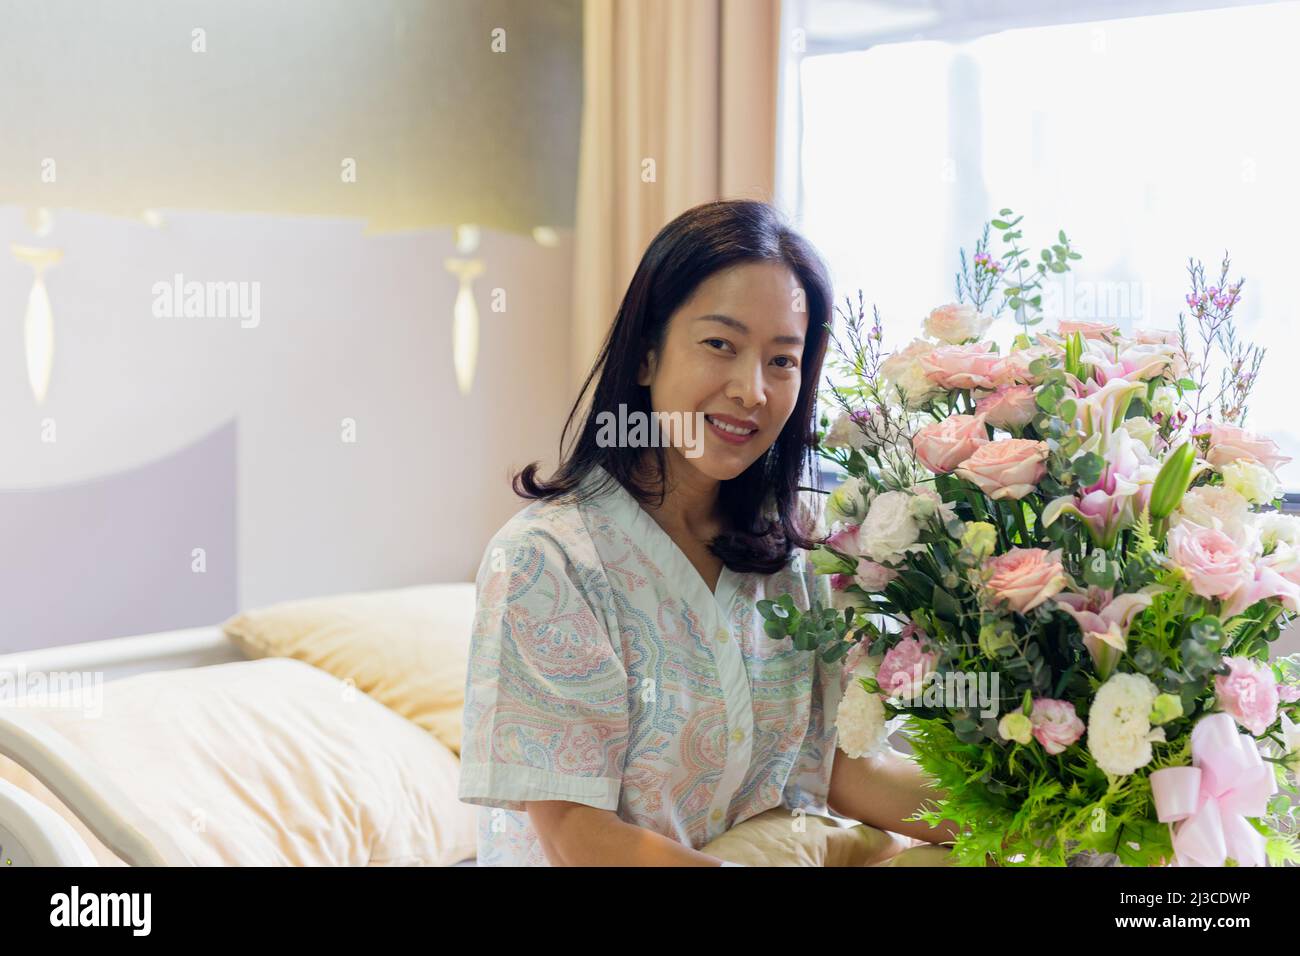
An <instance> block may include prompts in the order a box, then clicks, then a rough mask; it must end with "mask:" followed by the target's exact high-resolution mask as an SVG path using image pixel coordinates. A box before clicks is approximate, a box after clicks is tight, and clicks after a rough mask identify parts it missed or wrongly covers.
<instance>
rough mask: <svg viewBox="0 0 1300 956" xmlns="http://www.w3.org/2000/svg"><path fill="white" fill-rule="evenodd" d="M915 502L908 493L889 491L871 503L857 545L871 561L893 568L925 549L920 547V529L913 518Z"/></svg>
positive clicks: (859, 532)
mask: <svg viewBox="0 0 1300 956" xmlns="http://www.w3.org/2000/svg"><path fill="white" fill-rule="evenodd" d="M912 499H913V496H912V495H911V494H909V493H908V492H906V491H886V492H884V493H883V494H880V495H877V496H876V500H875V501H873V502H871V507H870V508H869V509H868V510H867V517H866V520H865V521H864V522H863V523H862V527H861V528H860V529H859V531H858V542H859V543H860V544H861V546H862V551H863V553H864V554H865V555H866V556H867V557H869V558H870V559H871V560H872V561H878V562H880V563H882V564H892V563H894V562H896V561H898V560H899V559H900V558H902V557H903V555H904V554H907V553H908V552H909V551H916V550H919V549H921V548H923V547H924V545H919V544H917V540H918V539H919V538H920V537H921V528H920V526H918V525H917V523H916V518H914V517H913V516H912Z"/></svg>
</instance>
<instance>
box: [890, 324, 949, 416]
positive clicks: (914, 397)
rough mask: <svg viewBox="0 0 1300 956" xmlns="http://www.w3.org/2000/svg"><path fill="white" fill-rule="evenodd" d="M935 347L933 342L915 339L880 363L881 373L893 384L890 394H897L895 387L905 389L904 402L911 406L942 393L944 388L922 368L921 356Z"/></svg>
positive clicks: (923, 402)
mask: <svg viewBox="0 0 1300 956" xmlns="http://www.w3.org/2000/svg"><path fill="white" fill-rule="evenodd" d="M934 349H935V344H934V343H933V342H927V341H926V340H925V339H914V340H913V341H912V344H911V345H909V346H907V348H905V349H901V350H899V351H896V352H894V353H893V354H891V355H890V356H889V357H888V358H887V359H885V360H884V361H883V362H881V363H880V374H881V376H882V377H883V378H884V379H885V381H886V382H887V383H888V384H889V385H890V386H891V388H890V389H889V390H888V394H889V396H890V397H891V398H892V397H894V396H895V394H896V392H895V388H900V389H902V390H903V400H904V403H905V404H906V405H907V406H908V407H910V408H917V407H919V406H921V405H924V404H925V402H926V401H928V400H929V399H931V398H933V397H934V396H936V395H938V394H940V393H941V392H942V391H943V389H942V388H940V387H939V386H938V385H936V384H935V383H934V382H932V381H930V379H929V378H928V377H927V376H926V374H925V370H924V369H922V368H921V363H920V361H919V358H920V357H921V356H922V355H928V354H929V353H930V352H933V351H934Z"/></svg>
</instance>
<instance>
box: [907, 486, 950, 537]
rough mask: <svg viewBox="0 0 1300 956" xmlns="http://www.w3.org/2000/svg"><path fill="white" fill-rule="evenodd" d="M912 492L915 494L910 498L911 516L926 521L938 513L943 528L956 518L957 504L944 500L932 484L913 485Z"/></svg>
mask: <svg viewBox="0 0 1300 956" xmlns="http://www.w3.org/2000/svg"><path fill="white" fill-rule="evenodd" d="M912 494H914V495H915V496H916V497H915V498H913V499H912V516H913V517H915V518H918V519H920V520H921V521H926V520H928V519H930V518H933V517H934V516H935V515H938V517H939V523H940V524H941V525H943V526H944V527H945V528H946V527H948V526H949V525H950V524H951V523H952V522H954V521H956V520H957V506H956V505H954V504H953V503H952V502H950V501H944V500H943V498H942V497H940V495H939V492H937V491H935V490H934V488H933V486H931V485H913V486H912Z"/></svg>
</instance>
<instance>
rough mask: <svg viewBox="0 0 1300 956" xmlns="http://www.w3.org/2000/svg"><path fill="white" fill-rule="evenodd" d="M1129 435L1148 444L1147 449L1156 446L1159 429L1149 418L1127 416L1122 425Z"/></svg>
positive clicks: (1150, 449)
mask: <svg viewBox="0 0 1300 956" xmlns="http://www.w3.org/2000/svg"><path fill="white" fill-rule="evenodd" d="M1120 427H1121V428H1123V429H1124V431H1126V432H1128V433H1129V436H1130V437H1132V438H1134V439H1136V440H1137V441H1140V442H1141V443H1142V444H1143V445H1145V446H1146V449H1147V451H1152V450H1153V449H1154V448H1155V443H1156V435H1157V434H1158V431H1157V429H1156V426H1155V425H1154V424H1152V422H1151V419H1149V418H1126V419H1124V423H1123V424H1122V425H1121V426H1120Z"/></svg>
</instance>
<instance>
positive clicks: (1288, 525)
mask: <svg viewBox="0 0 1300 956" xmlns="http://www.w3.org/2000/svg"><path fill="white" fill-rule="evenodd" d="M1255 520H1256V521H1257V522H1258V523H1259V530H1260V540H1261V542H1262V544H1263V545H1264V549H1265V550H1266V551H1272V550H1274V549H1275V548H1276V547H1277V546H1278V545H1279V544H1285V545H1290V546H1291V547H1292V548H1297V549H1300V518H1297V517H1296V516H1295V515H1288V514H1283V513H1282V512H1280V511H1261V512H1260V513H1259V514H1258V515H1256V516H1255Z"/></svg>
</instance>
